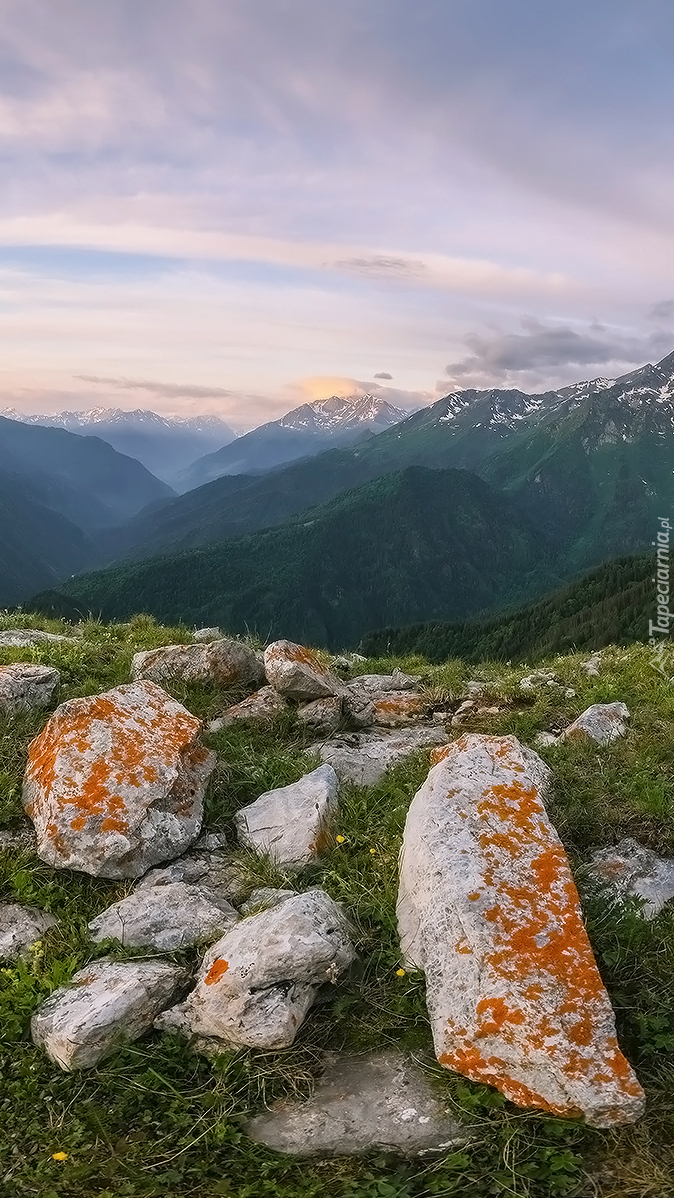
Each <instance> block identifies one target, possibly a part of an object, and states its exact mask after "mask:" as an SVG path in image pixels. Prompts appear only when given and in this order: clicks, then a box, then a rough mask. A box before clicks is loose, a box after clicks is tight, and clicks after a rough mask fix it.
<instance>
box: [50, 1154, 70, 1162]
mask: <svg viewBox="0 0 674 1198" xmlns="http://www.w3.org/2000/svg"><path fill="white" fill-rule="evenodd" d="M51 1155H52V1160H53V1161H67V1159H68V1153H67V1152H52V1154H51Z"/></svg>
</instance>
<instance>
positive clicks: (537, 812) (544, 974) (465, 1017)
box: [399, 734, 643, 1126]
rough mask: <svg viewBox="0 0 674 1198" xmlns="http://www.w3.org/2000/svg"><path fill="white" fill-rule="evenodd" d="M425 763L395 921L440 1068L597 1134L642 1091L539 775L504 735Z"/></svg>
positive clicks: (628, 1114)
mask: <svg viewBox="0 0 674 1198" xmlns="http://www.w3.org/2000/svg"><path fill="white" fill-rule="evenodd" d="M436 758H437V762H436V766H435V768H434V769H432V770H431V772H430V774H429V776H428V779H427V781H426V783H425V784H424V786H422V788H421V790H420V791H419V792H418V794H417V796H416V797H415V799H414V801H413V803H412V806H411V808H410V812H409V815H408V821H407V826H406V830H405V839H404V842H403V854H402V862H401V889H400V898H399V925H400V931H401V940H402V944H403V950H404V952H405V955H406V958H407V959H408V960H412V961H414V962H416V964H418V965H420V966H422V967H423V968H425V969H426V974H427V987H428V989H427V995H428V1006H429V1012H430V1015H431V1021H432V1023H433V1031H434V1039H435V1045H436V1052H437V1055H438V1059H439V1060H440V1061H441V1063H442V1064H444V1065H447V1066H448V1067H450V1068H453V1069H456V1070H457V1071H458V1072H460V1073H463V1074H464V1075H465V1076H467V1077H471V1078H473V1079H474V1080H476V1081H481V1082H488V1084H490V1085H494V1086H496V1087H498V1089H500V1090H501V1091H502V1092H503V1093H504V1094H506V1095H507V1097H508V1098H510V1099H511V1100H512V1101H514V1102H517V1103H519V1104H520V1105H523V1106H536V1107H541V1108H543V1109H545V1110H550V1111H553V1112H554V1113H555V1114H560V1115H566V1116H568V1117H574V1116H577V1115H578V1114H580V1113H583V1114H584V1115H585V1117H586V1119H587V1120H588V1122H590V1123H593V1124H594V1125H596V1126H608V1125H610V1124H611V1123H614V1122H627V1121H630V1120H632V1119H634V1118H636V1117H638V1115H639V1113H640V1111H641V1109H642V1106H643V1093H642V1091H641V1087H640V1086H639V1083H638V1082H637V1080H636V1078H635V1076H634V1074H633V1072H632V1070H631V1068H630V1066H629V1064H628V1062H627V1061H626V1060H625V1058H624V1057H623V1056H622V1054H621V1053H620V1050H619V1048H618V1044H617V1040H616V1038H615V1023H614V1017H613V1011H612V1009H611V1005H610V1001H609V998H608V995H607V994H606V991H605V989H604V986H603V983H602V981H601V977H600V975H599V971H598V969H597V966H596V963H595V960H594V956H593V954H592V949H591V946H590V943H589V940H588V937H587V933H586V931H585V927H584V925H583V920H582V914H581V910H580V904H579V900H578V894H577V891H576V887H575V884H574V882H573V878H572V875H571V870H570V867H569V863H568V860H567V857H566V854H565V852H564V849H563V846H562V844H561V842H560V841H559V838H558V836H557V834H556V832H555V830H554V828H553V827H552V825H551V824H550V821H549V819H548V816H547V813H546V811H545V806H544V803H543V795H544V793H545V791H546V788H547V784H548V777H549V772H548V770H547V767H546V766H545V765H544V763H543V762H542V761H541V760H540V758H538V757H537V755H536V754H534V753H532V752H531V750H528V749H525V748H523V747H522V746H521V745H519V743H518V742H517V741H516V740H515V738H514V737H503V738H499V737H490V736H477V735H470V734H466V735H464V736H462V737H460V738H459V740H457V741H456V742H454V744H452V745H450V746H447V747H446V748H443V749H441V750H440V751H439V752H438V751H436ZM457 816H465V817H467V818H465V819H461V818H457ZM457 931H460V936H458V937H457V936H456V935H455V933H456V932H457ZM464 944H467V945H469V946H470V948H471V950H472V952H471V953H470V954H467V953H465V951H464V950H463V947H461V948H460V947H459V946H460V945H461V946H463V945H464ZM459 1025H460V1028H459V1030H458V1031H457V1028H458V1027H459Z"/></svg>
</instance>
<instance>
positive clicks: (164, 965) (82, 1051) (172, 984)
mask: <svg viewBox="0 0 674 1198" xmlns="http://www.w3.org/2000/svg"><path fill="white" fill-rule="evenodd" d="M187 977H188V975H187V973H186V971H185V970H183V969H180V968H179V967H178V966H177V965H171V964H170V963H169V962H168V961H156V960H155V961H146V960H135V961H111V960H109V959H108V958H106V957H103V958H101V959H100V960H99V961H92V963H91V964H90V965H87V966H86V967H85V968H84V969H80V971H79V973H76V974H75V975H74V977H73V979H72V984H71V985H70V986H63V987H61V988H60V989H59V990H55V991H54V993H53V994H51V995H50V996H49V998H48V999H47V1000H46V1001H45V1002H44V1003H43V1004H42V1006H41V1007H40V1008H39V1009H38V1011H37V1012H36V1014H35V1015H34V1016H33V1018H32V1020H31V1033H32V1036H33V1040H34V1042H35V1044H37V1045H38V1046H40V1047H42V1048H44V1050H45V1052H46V1053H47V1056H48V1057H49V1058H50V1060H52V1061H54V1063H55V1064H56V1065H60V1066H61V1068H62V1069H64V1070H66V1072H69V1071H71V1070H73V1069H89V1068H91V1067H92V1066H93V1065H97V1064H98V1062H99V1061H101V1060H103V1058H104V1057H107V1056H109V1055H110V1053H111V1052H114V1050H115V1049H116V1048H118V1047H119V1046H120V1045H121V1044H124V1043H129V1042H130V1041H132V1040H137V1039H138V1037H139V1036H142V1035H143V1033H144V1032H146V1031H148V1030H149V1028H151V1027H152V1023H153V1021H154V1019H155V1018H156V1016H157V1015H158V1014H159V1012H160V1011H161V1010H162V1008H163V1007H165V1006H167V1005H168V1004H169V1003H170V1002H172V1001H173V999H174V998H175V997H176V995H177V993H178V991H179V989H180V988H181V987H182V986H183V985H184V984H185V982H186V981H187Z"/></svg>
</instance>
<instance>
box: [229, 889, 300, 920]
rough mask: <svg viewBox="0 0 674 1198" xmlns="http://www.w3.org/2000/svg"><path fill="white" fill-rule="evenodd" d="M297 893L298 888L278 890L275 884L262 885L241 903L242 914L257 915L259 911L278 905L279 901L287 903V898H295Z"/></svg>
mask: <svg viewBox="0 0 674 1198" xmlns="http://www.w3.org/2000/svg"><path fill="white" fill-rule="evenodd" d="M296 895H297V891H296V890H276V889H274V887H273V886H260V887H259V889H258V890H253V891H252V892H251V895H250V898H248V899H246V902H245V903H242V904H241V907H240V911H241V914H242V915H255V914H257V912H258V911H267V910H269V908H270V907H278V905H279V903H285V901H286V900H287V899H291V898H295V897H296Z"/></svg>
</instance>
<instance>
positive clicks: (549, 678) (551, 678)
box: [520, 670, 560, 691]
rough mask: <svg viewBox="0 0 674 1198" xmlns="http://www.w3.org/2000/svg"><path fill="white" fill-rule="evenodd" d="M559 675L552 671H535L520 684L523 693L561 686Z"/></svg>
mask: <svg viewBox="0 0 674 1198" xmlns="http://www.w3.org/2000/svg"><path fill="white" fill-rule="evenodd" d="M559 685H560V682H559V679H558V678H557V675H556V674H555V673H553V671H552V670H534V671H533V673H532V674H528V675H527V676H526V678H522V680H521V682H520V690H521V691H531V690H536V689H537V688H538V687H540V686H559Z"/></svg>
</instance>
